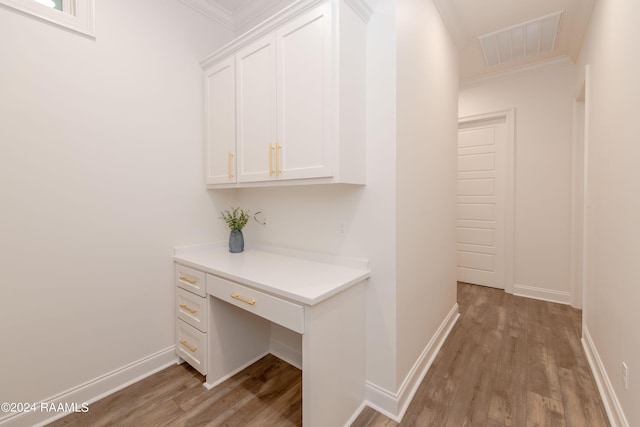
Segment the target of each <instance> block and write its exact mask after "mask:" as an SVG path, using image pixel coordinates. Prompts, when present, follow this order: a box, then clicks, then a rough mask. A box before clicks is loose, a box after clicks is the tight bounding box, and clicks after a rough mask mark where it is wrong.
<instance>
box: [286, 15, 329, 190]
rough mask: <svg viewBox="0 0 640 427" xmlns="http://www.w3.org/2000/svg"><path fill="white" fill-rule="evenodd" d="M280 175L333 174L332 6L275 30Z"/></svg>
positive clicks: (315, 176)
mask: <svg viewBox="0 0 640 427" xmlns="http://www.w3.org/2000/svg"><path fill="white" fill-rule="evenodd" d="M276 38H277V43H278V48H277V61H278V65H277V70H278V144H279V151H278V165H279V171H278V172H279V174H278V178H279V179H299V178H319V177H328V176H332V146H331V142H332V140H333V135H332V134H331V122H332V117H331V111H332V108H331V107H332V106H331V102H332V96H331V95H332V94H331V88H332V87H333V86H332V84H331V82H332V79H333V78H334V77H335V76H334V73H333V72H332V61H331V52H332V46H331V43H332V36H331V4H330V3H327V4H325V5H323V6H320V7H318V8H315V9H313V10H312V11H311V12H308V13H306V14H305V15H302V16H301V17H299V18H298V19H296V20H294V21H292V22H291V23H289V24H287V25H285V26H283V27H282V28H281V29H279V30H278V31H277V33H276Z"/></svg>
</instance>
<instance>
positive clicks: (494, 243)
mask: <svg viewBox="0 0 640 427" xmlns="http://www.w3.org/2000/svg"><path fill="white" fill-rule="evenodd" d="M506 149H507V125H506V122H505V120H504V119H498V120H495V119H494V120H487V121H476V122H471V123H465V124H461V125H460V126H459V127H458V223H457V226H458V233H457V236H458V237H457V238H458V241H457V251H458V281H461V282H466V283H473V284H477V285H484V286H491V287H495V288H500V289H504V287H505V273H504V268H505V252H504V251H505V215H504V212H505V205H504V204H505V184H506V182H505V179H506V166H507V165H506Z"/></svg>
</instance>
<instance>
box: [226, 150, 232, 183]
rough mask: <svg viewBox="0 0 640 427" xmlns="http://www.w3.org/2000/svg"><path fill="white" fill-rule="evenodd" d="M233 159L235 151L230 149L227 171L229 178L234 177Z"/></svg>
mask: <svg viewBox="0 0 640 427" xmlns="http://www.w3.org/2000/svg"><path fill="white" fill-rule="evenodd" d="M232 159H233V153H232V152H231V151H229V152H228V153H227V171H228V173H229V178H233V168H232V167H231V160H232Z"/></svg>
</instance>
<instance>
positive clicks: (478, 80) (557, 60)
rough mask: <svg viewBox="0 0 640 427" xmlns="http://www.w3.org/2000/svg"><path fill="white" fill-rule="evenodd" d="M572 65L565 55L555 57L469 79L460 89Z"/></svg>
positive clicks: (464, 81)
mask: <svg viewBox="0 0 640 427" xmlns="http://www.w3.org/2000/svg"><path fill="white" fill-rule="evenodd" d="M566 65H573V61H572V60H571V58H569V57H568V56H566V55H562V56H556V57H554V58H550V59H547V60H544V61H538V62H534V63H532V64H526V65H521V66H519V67H514V68H510V69H507V70H504V71H498V72H494V73H491V74H485V75H481V76H478V77H472V78H469V79H465V80H461V81H460V88H461V89H462V88H466V87H471V86H476V85H480V84H483V83H487V82H490V81H493V80H499V79H503V78H507V77H510V76H514V75H517V74H521V73H526V72H529V71H533V70H537V69H540V68H547V67H553V66H566Z"/></svg>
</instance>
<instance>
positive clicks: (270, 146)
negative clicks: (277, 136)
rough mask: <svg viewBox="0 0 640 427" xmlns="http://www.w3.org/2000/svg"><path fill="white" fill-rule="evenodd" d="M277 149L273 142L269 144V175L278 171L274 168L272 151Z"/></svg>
mask: <svg viewBox="0 0 640 427" xmlns="http://www.w3.org/2000/svg"><path fill="white" fill-rule="evenodd" d="M275 149H276V147H275V146H274V145H273V144H269V176H273V174H274V173H276V172H275V171H274V170H273V153H272V152H273V151H274V150H275ZM277 155H278V152H277V151H276V156H277ZM276 162H277V160H276Z"/></svg>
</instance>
